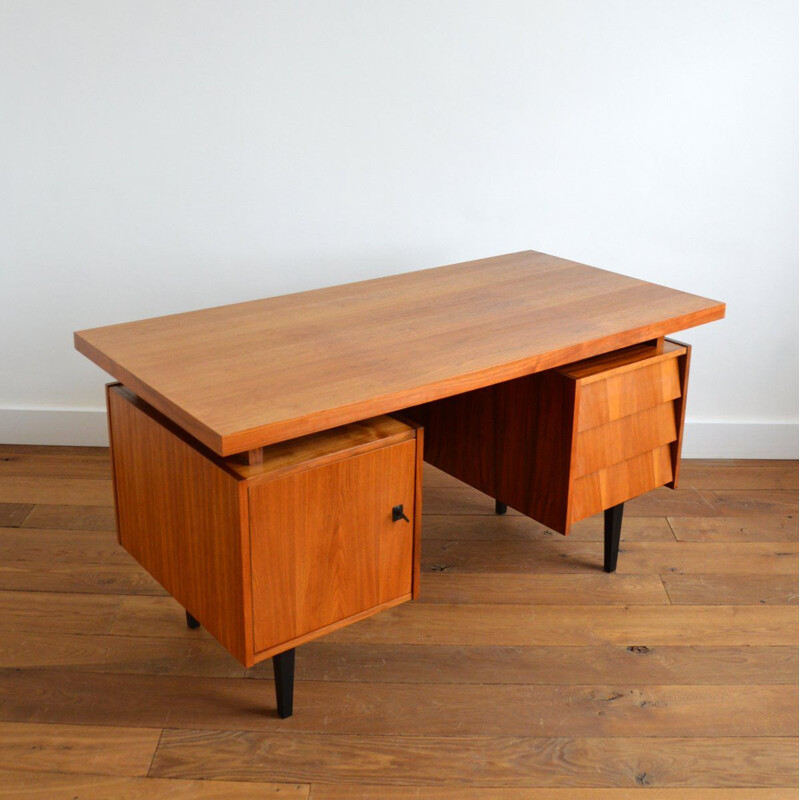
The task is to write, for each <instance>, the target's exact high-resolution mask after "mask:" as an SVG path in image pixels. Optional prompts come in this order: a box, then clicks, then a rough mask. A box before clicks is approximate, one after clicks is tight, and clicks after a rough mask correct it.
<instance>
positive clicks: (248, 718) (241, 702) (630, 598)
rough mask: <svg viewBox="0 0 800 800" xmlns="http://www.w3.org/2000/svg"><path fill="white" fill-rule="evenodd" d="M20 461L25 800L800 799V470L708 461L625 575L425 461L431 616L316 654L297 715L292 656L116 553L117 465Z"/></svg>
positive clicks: (20, 775) (406, 612) (15, 641)
mask: <svg viewBox="0 0 800 800" xmlns="http://www.w3.org/2000/svg"><path fill="white" fill-rule="evenodd" d="M0 454H4V455H5V456H6V457H8V458H10V459H12V460H9V461H2V460H0V488H2V487H3V485H4V482H5V489H6V490H7V491H8V494H7V496H8V497H10V498H11V499H9V502H8V505H10V506H12V508H11V509H8V510H7V511H8V513H7V514H6V516H5V517H0V519H3V520H5V522H6V524H5V525H4V526H2V527H0V556H2V561H1V562H0V797H9V798H15V799H16V798H22V799H23V800H31V799H33V798H35V799H36V800H44V799H45V798H46V799H47V800H50V798H72V797H81V798H86V799H87V800H100V798H103V800H106V798H111V797H114V798H118V797H119V798H122V797H125V798H127V797H130V798H132V800H133V799H135V798H139V797H141V798H145V797H146V798H159V800H160V798H162V797H163V798H168V797H169V798H172V797H176V798H184V797H185V798H190V797H191V798H195V797H197V798H200V799H201V800H202V799H203V798H227V797H237V798H238V797H241V798H250V797H263V796H269V797H273V796H274V797H277V798H282V797H286V798H292V800H295V799H299V798H315V800H344V799H345V798H347V800H351V799H354V800H401V799H402V800H405V798H415V799H416V800H633V798H640V797H644V796H645V795H647V796H648V797H649V796H651V795H652V796H653V797H658V798H659V799H661V798H663V800H789V798H794V797H796V795H797V788H796V785H797V769H798V763H797V739H796V734H797V712H796V708H797V671H798V650H797V611H798V607H797V602H798V600H797V591H796V579H797V549H798V548H797V489H796V486H797V483H796V481H797V464H796V462H763V461H761V462H752V463H748V462H736V461H720V462H713V461H698V462H693V461H684V462H683V466H682V479H681V482H682V488H681V489H678V490H677V491H675V492H671V491H669V490H659V491H656V492H653V493H652V494H651V496H649V497H648V498H645V499H643V500H642V501H633V502H631V503H630V509H629V511H628V512H626V520H625V524H624V526H623V534H622V548H623V549H624V550H625V553H624V557H622V558H621V559H620V572H619V574H615V575H606V574H604V573H603V572H602V519H600V518H598V517H592V518H590V519H588V520H586V521H584V522H581V523H578V524H576V525H575V527H574V529H573V531H572V534H571V536H572V538H571V539H569V540H564V539H563V537H561V536H560V535H553V533H552V531H548V530H547V529H546V528H544V527H543V526H542V525H540V524H537V523H535V522H534V521H533V520H530V519H527V518H525V517H522V516H520V515H518V514H516V515H515V514H512V513H511V512H509V514H508V515H507V516H505V517H496V516H495V515H494V508H493V503H492V501H491V499H490V498H487V497H486V496H485V495H481V494H480V493H479V492H477V491H475V490H472V489H469V488H467V487H465V486H464V485H463V484H459V483H457V482H455V481H453V480H452V479H451V478H449V477H448V476H446V475H444V474H443V473H439V472H437V471H436V470H434V469H429V468H426V473H425V479H424V480H425V492H426V496H425V499H426V505H425V509H424V510H425V516H424V529H423V552H422V570H423V571H422V581H421V593H420V599H419V601H417V602H415V603H406V604H405V605H403V606H399V607H397V608H396V609H392V610H389V611H386V612H384V613H382V614H380V615H378V616H376V617H373V618H371V619H370V620H365V621H363V622H359V623H358V624H356V625H353V626H351V627H350V628H347V629H343V630H341V631H338V632H336V633H333V634H331V635H330V636H329V637H326V638H325V639H322V640H320V641H315V642H310V643H309V644H306V645H303V646H302V647H301V648H299V650H298V653H297V685H296V693H297V707H298V709H299V711H298V712H296V713H295V715H294V716H293V717H292V718H290V719H287V720H280V719H278V718H277V716H275V713H274V708H273V698H272V696H273V686H272V671H271V666H270V664H269V663H268V662H266V663H263V664H259V665H257V666H255V667H253V668H251V669H249V670H247V669H245V668H244V667H242V666H241V665H240V664H238V663H237V662H236V660H235V659H234V658H233V657H232V656H230V655H229V654H227V653H226V652H225V651H224V650H223V648H222V647H221V646H220V645H219V644H218V643H217V642H216V641H215V640H214V639H213V638H212V637H211V636H210V635H209V634H208V632H207V631H205V630H203V629H202V628H201V629H199V630H189V629H188V628H187V627H186V625H185V622H184V619H183V609H182V608H181V607H180V606H179V605H178V603H176V602H175V601H174V600H173V599H172V598H171V597H168V596H164V595H162V594H157V593H154V592H155V590H154V587H153V582H152V581H151V580H150V579H148V578H147V576H146V575H144V573H142V571H141V569H140V568H139V567H137V566H136V564H135V562H133V560H132V559H131V558H130V556H129V555H128V554H127V553H125V552H124V551H123V550H122V549H121V548H120V547H119V546H118V545H117V543H116V533H115V530H114V520H113V515H109V513H108V511H109V510H110V506H109V505H108V504H107V503H108V502H110V500H108V499H104V498H103V497H102V496H98V495H96V494H94V487H93V485H92V482H93V481H107V480H108V477H107V474H108V473H107V471H108V469H109V462H108V457H107V454H106V453H105V451H103V450H88V451H83V450H79V449H63V448H53V449H52V450H48V449H47V448H21V447H19V446H16V447H13V446H5V447H3V446H0ZM73 458H74V459H75V465H76V470H75V471H74V472H73V471H71V470H70V468H69V463H70V459H73ZM4 465H5V467H4ZM38 466H41V468H42V475H41V476H39V474H38V473H37V467H38ZM4 468H5V472H4V471H3V469H4ZM42 480H47V481H53V483H50V484H48V490H47V491H48V493H47V494H45V495H43V497H44V498H45V500H46V499H50V498H52V499H54V500H57V502H51V503H48V502H45V501H43V502H40V503H37V502H33V503H31V502H23V501H19V502H17V501H15V500H14V499H13V492H12V491H11V490H10V488H9V487H22V488H23V489H24V490H26V491H29V490H30V488H31V487H36V486H39V487H41V485H42V484H41V483H37V482H39V481H42ZM58 481H63V482H64V486H62V487H59V486H58V484H57V483H56V482H58ZM74 481H79V483H77V484H75V483H73V482H74ZM25 482H28V483H27V484H26V483H25ZM265 485H266V484H265ZM26 486H27V489H25V487H26ZM28 496H31V495H30V494H29V495H28ZM98 500H100V501H102V502H101V504H99V505H97V504H96V502H97V501H98ZM19 506H22V508H21V509H20V508H19ZM3 511H6V509H5V508H4V505H3V504H2V503H0V513H2V512H3Z"/></svg>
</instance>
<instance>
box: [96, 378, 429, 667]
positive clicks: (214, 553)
mask: <svg viewBox="0 0 800 800" xmlns="http://www.w3.org/2000/svg"><path fill="white" fill-rule="evenodd" d="M107 398H108V409H109V429H110V433H111V445H112V464H113V468H114V476H115V492H116V496H115V500H116V507H117V519H118V536H119V541H120V543H121V544H122V546H123V547H124V548H125V549H126V550H127V551H128V552H129V553H131V555H133V557H134V558H135V559H136V560H137V561H138V562H139V563H140V564H141V565H142V566H143V567H144V568H145V569H146V570H147V571H148V572H149V573H150V574H151V575H153V577H154V578H155V579H156V580H157V581H159V583H161V585H162V586H164V588H166V589H167V591H168V592H169V593H170V594H172V595H173V597H175V599H176V600H177V601H178V602H179V603H180V604H181V605H182V606H183V607H184V608H185V609H186V610H187V611H188V612H189V613H190V614H192V616H194V617H195V618H196V619H197V620H198V621H199V622H200V623H201V624H202V625H203V626H204V627H205V628H206V630H208V631H209V633H211V634H212V635H213V636H214V637H215V638H217V639H218V640H219V641H220V643H221V644H222V645H223V646H224V647H225V648H226V649H227V650H228V651H229V652H231V653H232V654H233V655H234V656H235V657H236V658H237V659H238V660H239V661H241V662H242V663H243V664H244V665H245V666H251V665H252V664H254V663H256V662H257V661H260V660H262V659H264V658H267V657H268V656H271V655H274V654H276V653H280V652H282V651H284V650H288V649H290V648H292V647H295V646H296V645H298V644H301V643H302V642H305V641H308V640H310V639H313V638H315V637H316V636H319V635H321V634H323V633H326V632H328V631H331V630H334V629H336V628H338V627H341V626H343V625H347V624H349V623H351V622H355V621H356V620H359V619H362V618H364V617H366V616H369V615H370V614H373V613H375V612H376V611H379V610H381V609H383V608H388V607H390V606H393V605H397V604H398V603H401V602H403V601H405V600H408V599H411V598H412V596H413V597H416V596H417V594H418V592H419V537H420V514H421V500H420V491H421V485H420V484H421V475H422V471H421V458H422V430H421V428H418V427H415V426H413V425H410V424H407V423H406V422H402V421H400V420H398V419H395V418H393V417H389V416H383V417H376V418H373V419H370V420H365V421H363V422H360V423H355V424H353V425H346V426H343V427H341V428H337V429H334V430H331V431H325V432H323V433H317V434H313V435H311V436H306V437H303V438H301V439H296V440H293V441H291V442H282V443H280V444H277V445H273V446H271V447H266V448H264V449H263V452H262V453H259V454H258V456H259V457H258V458H256V459H248V460H247V461H245V460H244V459H240V458H239V457H231V458H220V457H219V456H217V455H215V454H214V453H212V452H211V451H210V450H208V449H207V448H205V447H204V446H203V445H202V444H200V443H199V442H197V441H196V440H195V439H193V438H192V437H191V436H189V435H188V434H187V433H186V432H185V431H183V430H181V429H180V428H177V427H176V426H175V425H174V424H173V423H171V422H170V421H168V420H166V419H165V418H164V417H163V416H162V415H161V414H159V413H158V412H157V411H155V410H154V409H152V408H151V407H150V406H148V405H147V404H146V403H144V402H143V401H141V400H140V399H139V398H137V397H136V396H135V395H133V394H132V393H131V392H129V391H128V390H127V389H125V388H123V387H122V386H120V385H119V384H116V385H111V386H109V387H108V392H107ZM251 461H252V462H253V463H250V462H251ZM255 462H257V463H255ZM400 505H402V506H403V513H404V514H405V516H406V517H407V518H408V522H406V521H405V519H402V518H401V519H399V520H398V521H393V516H394V515H393V513H392V511H393V508H394V507H395V506H400Z"/></svg>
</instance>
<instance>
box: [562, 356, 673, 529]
mask: <svg viewBox="0 0 800 800" xmlns="http://www.w3.org/2000/svg"><path fill="white" fill-rule="evenodd" d="M687 370H688V347H686V346H685V345H681V344H678V343H677V342H672V341H669V340H667V341H666V342H664V343H663V346H661V347H652V346H648V345H639V346H636V347H632V348H627V349H626V350H622V351H619V352H618V353H614V354H610V355H606V356H601V357H599V358H595V359H588V360H586V361H582V362H579V363H577V364H571V365H569V366H567V367H563V368H561V369H559V370H558V372H559V374H560V375H562V376H563V377H564V378H565V379H566V380H568V381H574V382H575V391H574V396H575V419H576V423H575V431H574V439H573V458H572V463H571V465H570V473H569V490H568V500H567V525H569V524H571V523H572V522H576V521H578V520H580V519H584V518H585V517H588V516H591V515H592V514H595V513H597V512H598V511H603V510H604V509H606V508H610V507H611V506H614V505H617V504H618V503H622V502H624V501H625V500H630V499H631V498H632V497H636V496H638V495H640V494H644V493H645V492H648V491H650V490H651V489H655V488H657V487H659V486H664V485H665V484H670V483H673V482H674V479H675V478H676V476H677V466H678V459H679V440H680V436H681V432H682V427H683V409H684V399H685V386H686V377H687Z"/></svg>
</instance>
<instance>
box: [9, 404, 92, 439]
mask: <svg viewBox="0 0 800 800" xmlns="http://www.w3.org/2000/svg"><path fill="white" fill-rule="evenodd" d="M0 442H2V443H3V444H62V445H63V444H70V445H83V446H103V447H105V446H107V445H108V427H107V425H106V412H105V410H104V409H98V408H77V409H72V408H0Z"/></svg>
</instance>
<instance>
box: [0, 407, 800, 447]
mask: <svg viewBox="0 0 800 800" xmlns="http://www.w3.org/2000/svg"><path fill="white" fill-rule="evenodd" d="M0 443H3V444H58V445H107V444H108V429H107V427H106V413H105V411H103V410H101V409H58V408H30V409H22V408H2V409H0ZM683 456H684V457H685V458H797V457H798V424H797V423H796V422H700V421H697V422H693V421H687V423H686V432H685V434H684V442H683Z"/></svg>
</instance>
